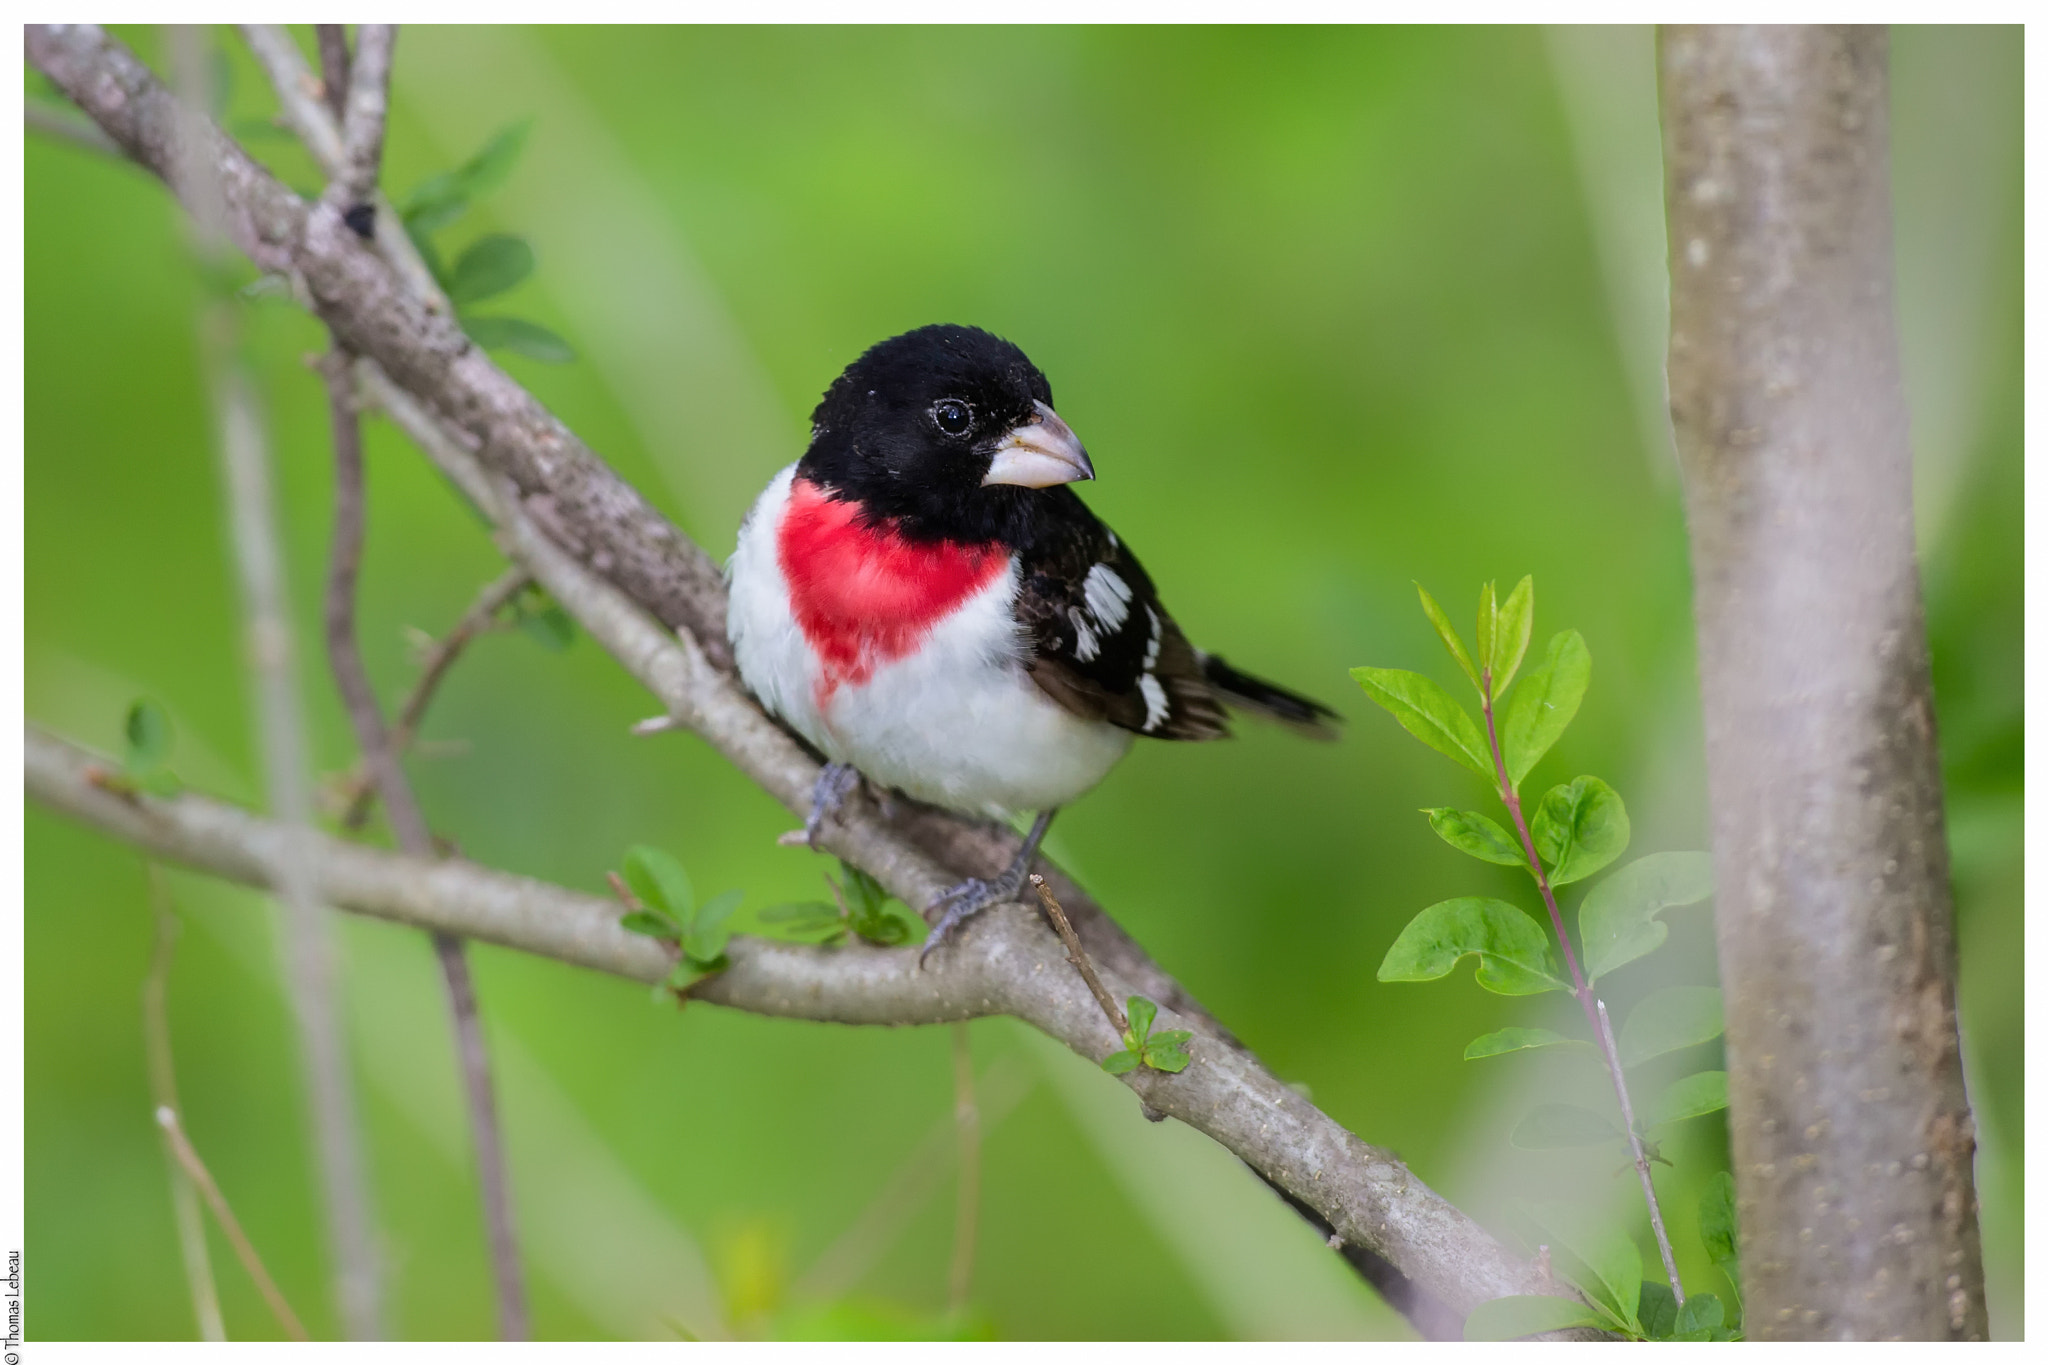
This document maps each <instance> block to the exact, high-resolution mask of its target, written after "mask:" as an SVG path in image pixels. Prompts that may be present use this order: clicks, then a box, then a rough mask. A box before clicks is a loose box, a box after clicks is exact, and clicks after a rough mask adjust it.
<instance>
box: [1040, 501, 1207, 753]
mask: <svg viewBox="0 0 2048 1365" xmlns="http://www.w3.org/2000/svg"><path fill="white" fill-rule="evenodd" d="M1072 507H1073V510H1074V511H1078V512H1079V513H1080V515H1079V516H1072V515H1069V516H1067V517H1062V518H1061V519H1060V520H1061V521H1062V522H1063V523H1064V525H1062V526H1060V527H1059V534H1057V535H1048V536H1043V537H1039V538H1036V539H1037V543H1036V544H1034V545H1031V546H1028V547H1026V548H1025V549H1023V550H1022V551H1021V552H1020V556H1019V558H1020V563H1019V571H1020V572H1019V583H1018V590H1017V606H1016V614H1017V619H1018V621H1019V622H1020V623H1021V624H1022V625H1023V626H1024V628H1025V630H1026V632H1027V634H1028V637H1029V639H1030V641H1031V646H1032V659H1031V664H1030V668H1031V676H1032V679H1033V680H1034V681H1035V682H1037V684H1038V685H1039V687H1040V688H1042V689H1044V691H1045V692H1046V694H1047V695H1049V696H1051V697H1052V698H1053V699H1054V700H1055V701H1057V702H1059V703H1060V705H1062V706H1064V707H1066V708H1067V709H1068V710H1070V711H1072V712H1074V713H1075V714H1076V715H1081V716H1087V717H1089V718H1090V719H1094V720H1106V721H1108V722H1110V723H1111V724H1112V725H1120V726H1122V727H1123V728H1124V729H1126V730H1135V731H1137V732H1138V733H1139V734H1141V735H1152V736H1154V737H1156V738H1160V739H1221V738H1223V737H1224V736H1225V735H1227V734H1229V733H1230V730H1229V727H1228V726H1227V725H1226V724H1225V722H1224V714H1223V704H1222V702H1221V701H1220V700H1219V699H1218V697H1217V695H1216V691H1215V689H1214V688H1213V687H1212V686H1211V685H1210V683H1209V680H1208V677H1207V675H1206V674H1205V673H1204V671H1203V667H1202V656H1201V655H1200V653H1199V652H1198V651H1197V650H1196V649H1195V647H1194V646H1193V645H1190V644H1189V643H1188V641H1187V637H1186V636H1184V635H1182V634H1181V633H1180V627H1178V626H1176V625H1175V624H1174V623H1173V618H1172V617H1171V616H1169V615H1167V613H1166V608H1165V607H1164V606H1162V605H1161V604H1160V602H1159V596H1158V594H1157V593H1156V592H1154V591H1153V589H1152V580H1151V579H1150V578H1149V577H1147V576H1146V573H1145V570H1144V568H1143V567H1142V566H1141V565H1140V564H1139V563H1138V561H1137V558H1136V557H1135V556H1134V555H1132V554H1131V552H1130V551H1129V550H1128V549H1126V548H1125V547H1124V545H1123V543H1122V542H1121V541H1119V540H1118V539H1117V538H1116V535H1115V533H1114V532H1112V531H1111V530H1110V529H1109V528H1108V527H1106V526H1104V525H1103V524H1102V523H1101V522H1100V521H1098V520H1096V519H1095V517H1094V515H1093V514H1092V513H1089V512H1088V511H1087V509H1086V508H1085V507H1084V506H1082V505H1081V504H1080V502H1079V500H1078V499H1076V500H1075V501H1074V503H1073V504H1072Z"/></svg>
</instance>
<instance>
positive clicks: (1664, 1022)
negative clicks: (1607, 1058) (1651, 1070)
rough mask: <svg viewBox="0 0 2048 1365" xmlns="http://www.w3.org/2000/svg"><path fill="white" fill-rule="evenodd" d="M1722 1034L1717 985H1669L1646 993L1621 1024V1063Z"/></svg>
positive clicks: (1628, 1062) (1636, 1061) (1653, 1055)
mask: <svg viewBox="0 0 2048 1365" xmlns="http://www.w3.org/2000/svg"><path fill="white" fill-rule="evenodd" d="M1720 1036H1721V990H1720V988H1719V987H1718V986H1667V987H1665V988H1664V989H1663V990H1661V991H1657V992H1655V993H1654V994H1651V995H1647V996H1645V997H1644V998H1643V1000H1642V1002H1641V1003H1640V1004H1638V1005H1637V1006H1636V1007H1635V1008H1634V1009H1632V1010H1630V1011H1629V1015H1628V1020H1627V1022H1625V1023H1623V1024H1622V1026H1621V1038H1620V1040H1619V1041H1620V1043H1621V1064H1622V1065H1623V1066H1635V1065H1637V1064H1639V1063H1641V1062H1647V1061H1648V1060H1650V1058H1652V1057H1661V1056H1663V1055H1664V1054H1665V1053H1667V1052H1676V1051H1678V1050H1679V1049H1680V1048H1683V1047H1694V1046H1697V1045H1698V1044H1700V1043H1704V1042H1707V1041H1709V1040H1710V1039H1714V1038H1718V1037H1720Z"/></svg>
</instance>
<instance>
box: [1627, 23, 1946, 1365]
mask: <svg viewBox="0 0 2048 1365" xmlns="http://www.w3.org/2000/svg"><path fill="white" fill-rule="evenodd" d="M1659 66H1660V75H1661V81H1662V95H1661V100H1662V113H1663V122H1664V165H1665V201H1666V208H1667V215H1668V216H1667V223H1668V229H1669V233H1670V253H1671V254H1670V261H1671V354H1670V379H1671V415H1672V422H1673V425H1674V426H1675V428H1676V434H1677V438H1678V451H1679V457H1680V462H1681V464H1682V466H1683V469H1684V477H1685V495H1686V514H1687V519H1688V523H1689V527H1690V530H1691V536H1692V562H1693V574H1694V581H1695V587H1694V591H1695V606H1696V611H1697V617H1698V626H1699V649H1700V682H1701V691H1702V694H1703V698H1704V702H1705V708H1706V727H1707V770H1708V776H1709V781H1710V787H1711V797H1712V804H1713V813H1714V866H1715V872H1716V876H1717V880H1718V885H1719V907H1718V912H1717V914H1718V918H1717V924H1718V933H1719V936H1720V958H1721V974H1722V983H1723V987H1724V989H1725V990H1726V992H1727V1002H1728V1034H1727V1047H1728V1069H1729V1089H1730V1118H1731V1122H1732V1125H1733V1132H1734V1148H1735V1179H1736V1190H1737V1212H1738V1222H1739V1226H1740V1232H1741V1239H1742V1246H1741V1251H1742V1269H1743V1274H1744V1280H1745V1289H1746V1291H1747V1299H1748V1323H1747V1325H1748V1330H1749V1333H1750V1335H1752V1336H1753V1337H1761V1338H1773V1337H1775V1338H1804V1339H1813V1338H1826V1339H1839V1338H1854V1339H1866V1340H1867V1339H1883V1338H1907V1339H1922V1340H1924V1339H1935V1338H1982V1337H1983V1336H1984V1335H1985V1314H1984V1281H1983V1266H1982V1258H1981V1253H1980V1250H1979V1247H1978V1238H1977V1208H1976V1194H1975V1189H1974V1184H1973V1181H1972V1179H1971V1156H1972V1153H1973V1151H1974V1148H1975V1143H1974V1140H1973V1136H1972V1126H1971V1121H1970V1110H1969V1105H1968V1102H1967V1100H1966V1099H1965V1097H1964V1093H1963V1072H1962V1062H1961V1056H1960V1053H1959V1048H1958V1041H1957V1034H1956V1019H1955V961H1956V959H1955V939H1954V929H1953V923H1952V920H1953V912H1952V905H1951V900H1950V894H1949V880H1948V850H1947V844H1946V839H1945V835H1944V830H1943V824H1942V793H1941V773H1940V768H1939V765H1938V761H1937V754H1936V747H1935V734H1934V712H1933V699H1932V691H1931V685H1930V682H1929V678H1928V662H1927V633H1926V629H1925V625H1924V622H1923V619H1922V611H1921V600H1920V578H1919V569H1918V565H1917V563H1916V562H1915V558H1914V549H1913V504H1912V457H1911V451H1910V449H1909V446H1908V441H1907V425H1906V408H1905V398H1904V394H1903V392H1902V390H1901V388H1900V380H1899V361H1898V346H1897V339H1896V336H1895V334H1894V330H1893V321H1892V229H1891V178H1890V172H1889V157H1890V143H1889V127H1888V101H1889V90H1888V80H1887V41H1886V36H1885V34H1884V31H1883V30H1881V29H1868V28H1814V27H1783V28H1776V27H1773V28H1684V27H1678V28H1670V29H1667V30H1665V31H1664V32H1663V34H1662V36H1661V39H1660V43H1659Z"/></svg>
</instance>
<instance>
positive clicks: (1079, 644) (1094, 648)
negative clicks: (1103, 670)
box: [1067, 608, 1102, 664]
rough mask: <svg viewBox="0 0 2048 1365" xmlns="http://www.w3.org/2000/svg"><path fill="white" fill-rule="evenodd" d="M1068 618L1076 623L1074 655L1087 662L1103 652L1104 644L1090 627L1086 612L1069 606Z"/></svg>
mask: <svg viewBox="0 0 2048 1365" xmlns="http://www.w3.org/2000/svg"><path fill="white" fill-rule="evenodd" d="M1067 619H1068V620H1070V621H1072V622H1073V623H1074V657H1075V658H1077V659H1079V660H1080V661H1081V662H1082V663H1084V664H1085V663H1087V662H1089V661H1090V660H1091V659H1093V658H1094V657H1095V656H1096V655H1097V654H1100V653H1101V652H1102V646H1101V644H1100V643H1099V642H1098V641H1097V640H1096V638H1095V632H1094V631H1093V630H1090V629H1089V628H1088V617H1087V615H1086V614H1085V613H1083V612H1080V611H1077V610H1074V609H1073V608H1068V610H1067Z"/></svg>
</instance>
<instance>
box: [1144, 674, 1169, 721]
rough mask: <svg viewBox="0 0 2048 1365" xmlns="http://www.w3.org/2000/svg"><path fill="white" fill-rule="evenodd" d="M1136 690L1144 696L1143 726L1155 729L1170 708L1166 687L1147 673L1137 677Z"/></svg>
mask: <svg viewBox="0 0 2048 1365" xmlns="http://www.w3.org/2000/svg"><path fill="white" fill-rule="evenodd" d="M1138 691H1139V692H1141V693H1143V694H1144V697H1145V727H1144V728H1145V729H1146V730H1147V731H1148V732H1149V731H1152V730H1156V729H1158V728H1159V724H1160V722H1161V721H1164V720H1165V719H1166V716H1167V712H1168V711H1170V710H1171V709H1172V708H1171V707H1170V706H1169V705H1168V704H1167V701H1166V689H1165V688H1164V687H1161V686H1160V685H1159V679H1157V678H1155V677H1153V676H1152V675H1151V674H1150V673H1147V674H1145V675H1144V676H1142V677H1140V678H1139V679H1138Z"/></svg>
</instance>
